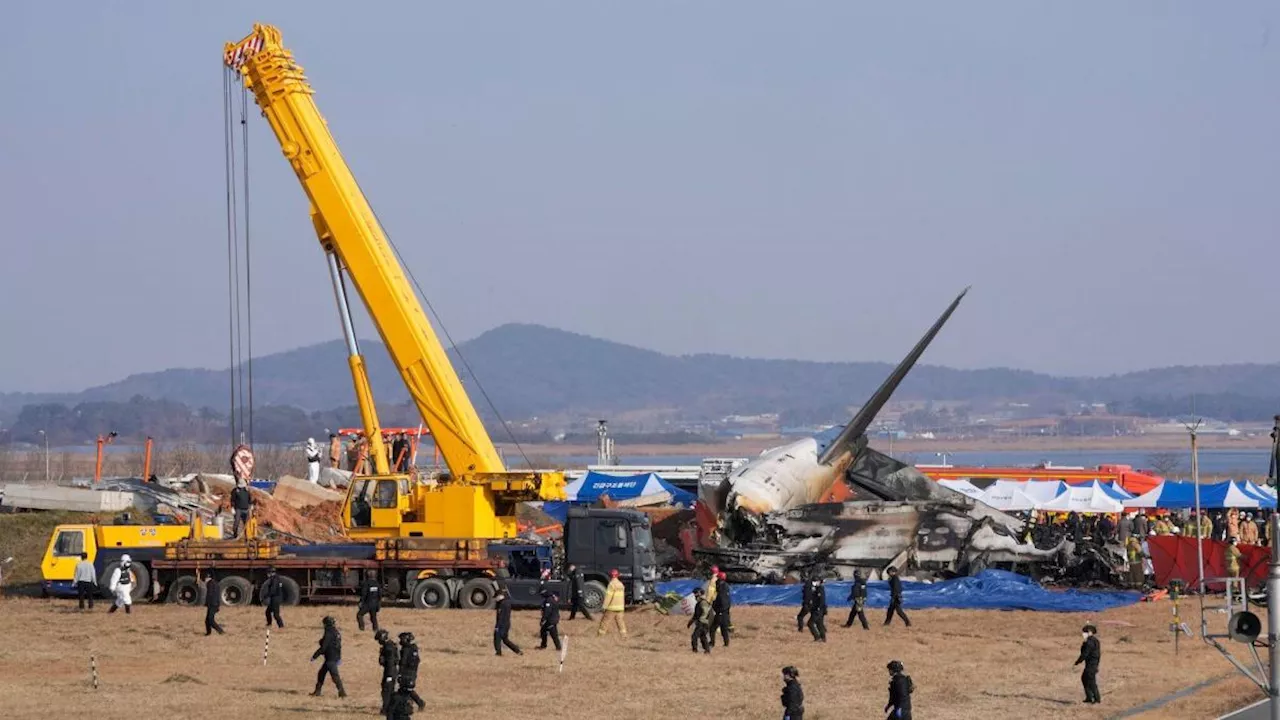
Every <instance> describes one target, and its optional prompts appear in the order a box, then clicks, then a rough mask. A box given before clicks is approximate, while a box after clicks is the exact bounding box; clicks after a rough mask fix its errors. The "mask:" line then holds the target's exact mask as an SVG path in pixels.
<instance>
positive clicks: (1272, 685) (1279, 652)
mask: <svg viewBox="0 0 1280 720" xmlns="http://www.w3.org/2000/svg"><path fill="white" fill-rule="evenodd" d="M1199 424H1200V423H1199V422H1198V421H1197V422H1196V424H1195V427H1198V426H1199ZM1195 427H1193V426H1191V425H1188V426H1187V428H1188V430H1190V431H1191V448H1192V450H1191V474H1192V478H1193V479H1194V481H1195V482H1196V483H1197V485H1196V507H1197V508H1199V506H1200V492H1199V490H1200V487H1199V484H1198V483H1199V465H1198V463H1197V461H1196V454H1195V446H1196V440H1195V438H1196V435H1195ZM1278 436H1280V415H1278V416H1276V429H1275V431H1274V432H1273V433H1272V435H1271V437H1272V441H1273V450H1272V460H1271V472H1270V473H1269V475H1270V478H1271V479H1274V478H1275V476H1276V463H1277V455H1276V450H1275V443H1276V442H1277V441H1278V440H1277V437H1278ZM1267 527H1268V528H1269V529H1270V531H1271V532H1270V536H1271V538H1272V541H1271V563H1270V565H1268V567H1267V639H1266V643H1265V646H1266V648H1267V661H1268V663H1269V665H1270V667H1269V668H1267V669H1266V670H1264V669H1263V667H1262V658H1261V656H1260V655H1259V653H1258V645H1259V643H1258V637H1259V636H1260V635H1261V634H1262V621H1261V620H1260V619H1259V618H1258V616H1257V615H1256V614H1254V613H1252V612H1249V592H1248V581H1247V580H1244V579H1241V578H1226V582H1227V609H1228V611H1229V612H1231V613H1232V614H1231V615H1230V617H1229V619H1228V620H1227V632H1226V633H1225V634H1217V633H1212V632H1209V624H1208V621H1207V619H1206V616H1205V610H1206V608H1205V605H1204V593H1203V587H1204V556H1203V554H1201V556H1200V575H1201V579H1200V582H1201V595H1200V635H1201V637H1202V639H1203V640H1204V641H1205V642H1206V643H1209V644H1210V645H1213V646H1214V647H1215V648H1216V649H1217V650H1218V652H1220V653H1222V655H1223V657H1225V658H1226V659H1227V660H1228V661H1229V662H1230V663H1231V664H1232V665H1233V666H1234V667H1235V668H1236V670H1239V671H1240V673H1241V674H1243V675H1244V676H1245V677H1247V678H1249V680H1251V681H1253V683H1254V684H1255V685H1257V686H1258V687H1259V688H1260V689H1261V690H1262V691H1263V692H1265V693H1266V694H1267V717H1269V718H1271V720H1280V541H1278V540H1280V511H1273V512H1272V513H1271V517H1270V518H1268V519H1267ZM1197 534H1199V533H1197ZM1233 585H1235V587H1236V589H1238V590H1239V591H1240V595H1241V600H1242V601H1243V609H1242V610H1239V611H1236V610H1235V608H1234V607H1232V606H1233V605H1234V602H1233V601H1232V599H1231V598H1232V594H1233ZM1219 638H1230V639H1231V640H1234V641H1236V642H1239V643H1242V644H1244V645H1247V646H1248V647H1249V652H1250V654H1251V655H1252V656H1253V662H1254V667H1255V668H1256V673H1255V672H1253V671H1250V669H1249V668H1247V667H1245V665H1244V663H1243V662H1241V661H1240V660H1237V659H1236V658H1235V657H1233V656H1232V654H1231V651H1230V650H1228V649H1227V647H1226V646H1224V645H1223V644H1222V643H1220V642H1218V640H1219Z"/></svg>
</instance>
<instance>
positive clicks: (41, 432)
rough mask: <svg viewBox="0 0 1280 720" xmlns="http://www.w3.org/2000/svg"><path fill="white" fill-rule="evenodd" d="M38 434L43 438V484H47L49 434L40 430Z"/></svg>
mask: <svg viewBox="0 0 1280 720" xmlns="http://www.w3.org/2000/svg"><path fill="white" fill-rule="evenodd" d="M40 434H41V435H42V436H44V482H45V484H46V485H47V484H48V483H49V433H47V432H45V431H43V430H41V431H40Z"/></svg>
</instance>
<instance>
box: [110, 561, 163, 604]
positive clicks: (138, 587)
mask: <svg viewBox="0 0 1280 720" xmlns="http://www.w3.org/2000/svg"><path fill="white" fill-rule="evenodd" d="M118 567H120V561H119V560H117V561H115V562H111V563H107V566H106V567H104V568H102V576H101V577H99V578H98V587H99V588H100V589H101V591H102V596H103V597H105V598H110V597H112V594H111V574H112V573H114V572H115V571H116V568H118ZM129 571H130V573H131V574H132V576H133V589H132V590H131V591H130V592H129V595H130V596H131V597H132V598H133V601H134V602H141V601H142V600H144V599H146V597H147V592H148V591H150V590H151V573H150V572H149V571H148V570H147V566H146V565H143V564H142V563H140V562H135V563H133V564H132V565H130V566H129Z"/></svg>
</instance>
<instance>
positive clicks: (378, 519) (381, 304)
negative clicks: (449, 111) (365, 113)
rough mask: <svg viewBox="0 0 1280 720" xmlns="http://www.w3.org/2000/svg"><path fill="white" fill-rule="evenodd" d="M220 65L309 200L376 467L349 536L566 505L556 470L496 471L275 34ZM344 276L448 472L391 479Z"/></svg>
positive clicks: (497, 518) (471, 532)
mask: <svg viewBox="0 0 1280 720" xmlns="http://www.w3.org/2000/svg"><path fill="white" fill-rule="evenodd" d="M223 62H224V63H225V64H226V66H227V67H228V68H230V69H231V70H234V71H235V72H237V73H238V74H239V76H240V78H241V80H242V81H243V83H244V85H245V87H247V88H248V89H249V90H250V91H252V93H253V96H254V100H255V102H256V103H257V104H258V107H259V108H261V109H262V114H263V116H264V117H266V119H267V122H268V123H269V124H270V125H271V130H272V131H273V132H274V133H275V136H276V139H277V140H278V141H279V142H280V149H281V150H282V151H283V153H284V156H285V159H286V160H288V161H289V164H290V165H291V166H292V167H293V171H294V173H295V174H296V175H297V176H298V181H299V182H300V183H301V184H302V188H303V190H304V191H305V192H306V195H307V198H308V199H309V200H310V201H311V221H312V225H313V226H314V227H315V231H316V236H317V237H318V238H319V239H320V245H321V247H322V248H323V249H324V251H325V253H326V256H327V260H328V264H329V274H330V277H331V280H332V282H333V290H334V296H335V299H336V300H337V304H338V311H339V314H340V315H341V318H342V329H343V335H344V337H345V339H346V343H347V352H348V355H349V364H350V366H351V376H352V381H353V382H354V385H355V392H356V401H357V403H358V404H359V406H360V417H361V421H362V423H363V424H364V428H365V435H366V437H367V439H368V442H369V454H370V455H371V456H372V458H373V461H374V464H375V465H374V469H375V471H374V473H373V475H370V476H365V477H361V478H358V479H357V478H353V479H352V482H351V484H350V487H349V488H348V490H347V498H346V502H345V504H344V506H343V511H342V513H343V514H342V517H343V524H344V526H345V527H346V529H347V533H348V534H349V535H351V536H352V537H358V538H368V537H389V536H390V537H405V538H413V537H426V538H490V539H496V538H510V537H514V536H515V534H516V532H517V524H516V519H515V513H516V510H515V509H516V505H517V504H518V503H519V502H521V501H526V500H563V499H564V475H563V473H559V472H554V471H529V472H515V471H509V470H507V469H506V468H505V467H504V466H503V464H502V458H501V457H500V456H499V455H498V451H497V448H495V447H494V445H493V440H492V439H490V437H489V434H488V433H487V432H486V431H485V428H484V425H483V424H482V423H481V422H480V416H479V414H477V413H476V409H475V407H474V406H473V405H472V404H471V401H470V399H468V397H467V394H466V392H465V391H464V390H463V388H462V381H461V380H460V379H459V378H458V374H457V372H455V371H454V368H453V365H452V363H450V361H449V356H448V354H447V353H446V352H445V349H444V346H443V345H441V344H440V340H439V339H438V338H437V337H436V333H435V330H434V329H433V328H432V327H431V323H430V321H429V320H428V319H427V315H426V313H425V312H424V311H423V309H422V305H421V303H419V301H418V298H417V296H416V295H415V294H414V290H413V286H412V285H410V284H409V281H408V279H407V278H406V275H405V272H404V269H403V268H402V267H401V266H400V263H399V261H398V260H397V258H396V254H395V251H394V249H393V248H392V246H391V243H390V241H388V239H387V237H386V235H385V234H384V233H383V230H382V227H381V225H380V224H379V222H378V218H377V216H376V215H375V214H374V212H373V209H372V208H371V207H370V206H369V202H368V200H367V199H366V198H365V196H364V193H363V192H362V191H361V190H360V186H359V184H358V183H357V182H356V179H355V176H354V175H352V173H351V170H350V168H348V167H347V164H346V162H345V161H344V160H343V158H342V153H341V152H339V150H338V145H337V143H336V142H335V141H334V139H333V136H332V135H331V134H330V132H329V126H328V124H327V123H326V122H325V119H324V117H323V116H321V114H320V111H319V109H318V108H317V107H316V104H315V101H314V100H313V98H312V94H313V90H312V88H311V85H310V84H309V83H308V82H307V79H306V77H305V76H304V75H303V72H302V68H301V67H299V66H298V64H297V63H296V62H295V61H294V59H293V54H292V53H291V52H289V50H287V49H286V48H285V47H284V46H283V45H282V44H281V38H280V31H279V30H278V29H276V28H274V27H272V26H270V25H254V27H253V32H252V33H251V34H250V35H249V36H248V37H246V38H244V39H243V40H241V41H240V42H238V43H228V44H227V45H226V46H225V48H224V51H223ZM346 277H349V278H350V279H351V282H352V283H353V284H354V285H355V288H356V291H357V292H358V293H359V295H360V298H361V299H362V300H363V301H364V304H365V307H366V308H367V309H368V310H369V316H370V318H372V320H373V323H374V325H375V327H377V328H378V334H379V335H380V336H381V337H382V340H383V342H384V343H385V344H386V347H387V350H388V352H389V353H390V355H391V360H392V362H393V363H394V364H395V367H396V369H397V370H398V371H399V373H400V377H401V379H402V380H403V381H404V384H405V387H406V388H407V389H408V391H409V394H410V396H411V397H412V398H413V401H414V403H415V404H416V405H417V407H418V411H419V413H420V414H421V415H422V420H423V423H424V424H425V425H426V426H427V428H428V429H429V430H430V431H431V435H432V437H433V438H434V440H435V443H436V447H437V449H438V450H439V452H440V456H441V457H443V458H444V461H445V463H446V464H447V465H448V467H449V475H448V476H444V477H442V478H438V479H436V480H435V481H434V482H431V483H425V482H418V481H417V480H416V478H413V477H411V476H406V475H392V474H390V468H389V467H388V462H387V453H386V451H385V448H384V444H383V442H382V432H381V427H380V424H379V422H378V415H377V411H376V409H375V407H374V401H373V393H372V391H371V390H370V387H369V379H368V375H367V373H366V370H365V365H364V360H363V358H362V357H361V355H360V349H359V346H358V343H357V342H356V337H355V331H354V329H353V327H352V323H351V316H350V309H349V307H348V303H347V293H346V285H345V280H344V278H346Z"/></svg>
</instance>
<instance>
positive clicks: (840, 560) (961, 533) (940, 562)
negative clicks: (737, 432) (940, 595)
mask: <svg viewBox="0 0 1280 720" xmlns="http://www.w3.org/2000/svg"><path fill="white" fill-rule="evenodd" d="M868 481H870V482H868ZM844 482H845V483H846V486H847V488H848V491H849V494H850V495H852V496H853V497H854V498H865V499H851V500H848V501H844V502H817V503H806V504H803V505H799V506H797V507H792V508H789V509H787V510H783V511H779V512H771V513H767V514H765V515H763V516H756V517H755V518H754V519H753V521H752V522H751V523H749V524H744V523H743V522H742V521H741V520H737V521H734V520H732V519H729V520H728V521H727V522H722V523H720V524H719V528H718V529H719V532H718V533H717V534H715V535H714V536H713V537H714V539H715V545H716V546H715V547H714V548H705V549H703V550H702V551H700V552H699V554H700V555H702V556H704V557H705V558H706V559H708V560H709V561H713V562H716V563H717V564H719V565H720V567H721V568H722V569H726V570H727V571H730V572H732V573H733V574H734V575H735V576H736V577H740V578H743V579H754V580H758V581H763V582H784V581H786V580H787V579H788V578H798V577H802V576H804V575H807V574H808V573H810V572H812V571H814V570H819V569H820V570H822V571H823V572H824V573H825V574H828V575H834V576H836V577H840V578H844V579H848V578H850V577H852V575H853V571H854V570H855V569H861V570H863V571H864V573H869V574H872V575H875V574H878V573H879V572H880V571H881V570H884V569H886V568H887V567H889V566H896V567H901V568H909V569H910V570H911V571H913V574H916V575H930V576H952V575H957V574H968V573H970V572H976V571H977V570H981V569H983V568H986V567H990V566H991V565H993V564H997V563H998V564H1021V563H1035V564H1039V563H1051V564H1058V563H1062V562H1066V561H1067V558H1066V553H1065V552H1064V549H1065V543H1063V542H1055V543H1053V544H1052V545H1050V546H1048V547H1037V546H1036V544H1034V543H1031V542H1024V541H1022V540H1020V539H1019V535H1020V533H1021V530H1022V523H1021V521H1019V520H1017V519H1016V518H1013V517H1011V516H1009V515H1006V514H1004V513H1001V512H999V511H997V510H994V509H992V508H989V507H987V506H985V505H982V504H981V503H976V502H974V501H972V500H970V499H969V498H967V497H965V496H963V495H961V494H959V493H954V492H952V491H950V490H947V489H946V488H943V487H940V486H938V485H937V484H936V483H934V482H933V481H932V480H930V479H929V478H927V477H925V476H924V475H923V474H921V473H920V472H919V471H918V470H916V469H915V468H913V467H910V466H907V465H904V464H903V463H900V462H898V461H896V460H893V459H892V458H889V457H888V456H886V455H883V454H881V453H878V452H876V451H874V450H871V449H869V448H867V449H865V450H864V451H863V452H862V453H861V454H860V457H859V462H856V463H855V464H854V467H852V468H850V469H849V472H848V473H847V475H846V477H845V479H844ZM730 518H732V515H730Z"/></svg>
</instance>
